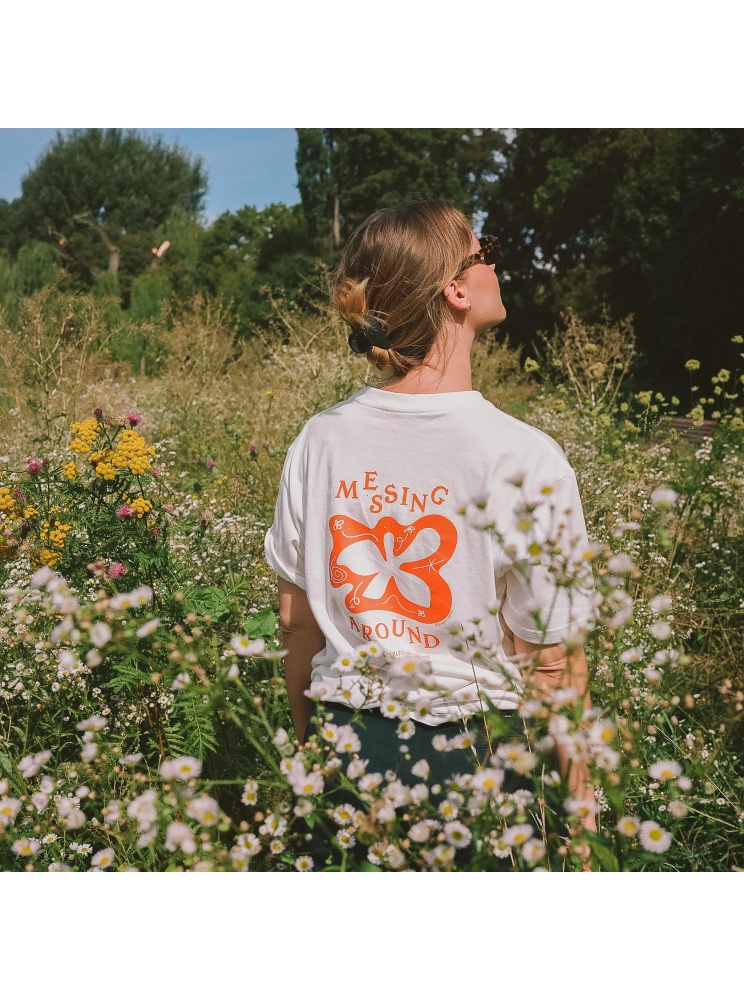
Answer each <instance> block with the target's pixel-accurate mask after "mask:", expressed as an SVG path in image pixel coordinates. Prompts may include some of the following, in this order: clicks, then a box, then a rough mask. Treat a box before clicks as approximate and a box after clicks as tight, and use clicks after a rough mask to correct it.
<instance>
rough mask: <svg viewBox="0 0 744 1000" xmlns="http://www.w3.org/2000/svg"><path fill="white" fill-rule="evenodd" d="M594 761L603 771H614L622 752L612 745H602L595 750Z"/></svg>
mask: <svg viewBox="0 0 744 1000" xmlns="http://www.w3.org/2000/svg"><path fill="white" fill-rule="evenodd" d="M594 761H595V763H596V765H597V767H601V768H602V770H603V771H614V770H615V769H616V768H617V766H618V765H619V763H620V754H619V753H618V752H617V750H613V749H612V747H601V748H600V749H599V750H597V751H596V752H595V754H594Z"/></svg>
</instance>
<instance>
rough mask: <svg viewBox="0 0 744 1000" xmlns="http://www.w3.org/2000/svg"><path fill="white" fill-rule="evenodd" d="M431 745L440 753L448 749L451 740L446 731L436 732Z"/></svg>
mask: <svg viewBox="0 0 744 1000" xmlns="http://www.w3.org/2000/svg"><path fill="white" fill-rule="evenodd" d="M431 745H432V746H433V747H434V749H435V750H437V751H438V752H440V753H441V752H443V751H445V750H447V749H448V746H449V741H448V739H447V735H446V733H436V735H435V736H433V737H432V740H431Z"/></svg>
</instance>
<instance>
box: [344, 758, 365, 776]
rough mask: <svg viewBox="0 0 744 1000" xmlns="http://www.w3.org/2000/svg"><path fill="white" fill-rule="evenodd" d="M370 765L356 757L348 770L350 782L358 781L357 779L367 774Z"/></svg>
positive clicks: (347, 774)
mask: <svg viewBox="0 0 744 1000" xmlns="http://www.w3.org/2000/svg"><path fill="white" fill-rule="evenodd" d="M368 764H369V761H368V760H360V759H359V758H358V757H355V758H354V760H352V761H351V762H350V763H349V766H348V767H347V768H346V777H347V778H349V780H350V781H356V779H357V778H361V776H362V775H363V774H364V773H365V771H366V770H367V765H368Z"/></svg>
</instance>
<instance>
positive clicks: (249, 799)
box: [240, 779, 258, 806]
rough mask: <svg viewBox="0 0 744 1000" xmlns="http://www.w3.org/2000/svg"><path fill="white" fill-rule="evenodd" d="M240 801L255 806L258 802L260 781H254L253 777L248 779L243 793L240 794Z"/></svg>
mask: <svg viewBox="0 0 744 1000" xmlns="http://www.w3.org/2000/svg"><path fill="white" fill-rule="evenodd" d="M240 801H241V802H242V803H243V805H246V806H255V804H256V802H258V782H257V781H253V779H251V780H249V781H246V783H245V785H244V786H243V794H242V795H241V796H240Z"/></svg>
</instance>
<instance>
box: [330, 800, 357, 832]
mask: <svg viewBox="0 0 744 1000" xmlns="http://www.w3.org/2000/svg"><path fill="white" fill-rule="evenodd" d="M355 816H356V809H355V808H354V806H352V805H349V803H348V802H344V804H343V805H340V806H336V808H335V809H334V810H333V812H332V813H331V819H332V820H333V822H334V823H335V824H336V825H337V826H347V824H349V823H353V821H354V817H355Z"/></svg>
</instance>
